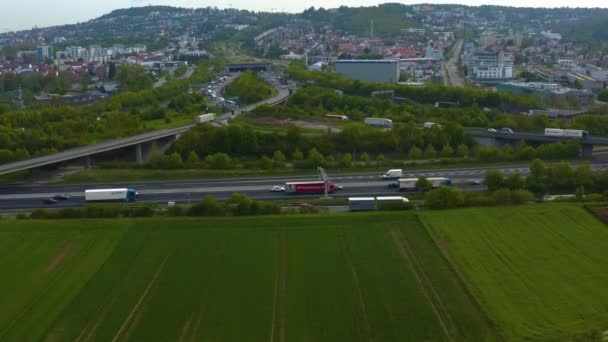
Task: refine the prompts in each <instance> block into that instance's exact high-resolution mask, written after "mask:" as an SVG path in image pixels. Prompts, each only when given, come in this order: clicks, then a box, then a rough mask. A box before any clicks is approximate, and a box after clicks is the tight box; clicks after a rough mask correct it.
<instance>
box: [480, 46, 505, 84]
mask: <svg viewBox="0 0 608 342" xmlns="http://www.w3.org/2000/svg"><path fill="white" fill-rule="evenodd" d="M513 64H514V59H513V54H511V53H510V52H503V51H500V52H488V51H483V50H477V51H475V52H474V53H473V54H472V56H471V58H470V61H469V77H470V78H471V79H472V80H473V81H477V82H487V81H494V80H509V79H512V78H513Z"/></svg>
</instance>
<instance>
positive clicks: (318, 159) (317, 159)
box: [308, 147, 325, 166]
mask: <svg viewBox="0 0 608 342" xmlns="http://www.w3.org/2000/svg"><path fill="white" fill-rule="evenodd" d="M308 160H309V161H310V162H311V163H313V165H315V166H323V165H325V158H324V157H323V155H322V154H321V153H320V152H319V151H317V149H316V148H314V147H313V148H311V149H310V151H308Z"/></svg>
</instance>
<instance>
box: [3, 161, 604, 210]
mask: <svg viewBox="0 0 608 342" xmlns="http://www.w3.org/2000/svg"><path fill="white" fill-rule="evenodd" d="M592 167H593V169H594V170H595V171H601V170H605V169H607V168H608V163H595V164H593V165H592ZM488 169H498V170H501V171H502V172H503V173H504V174H510V173H514V172H518V173H520V174H522V175H527V174H528V172H529V169H528V167H525V166H508V167H475V168H459V169H441V170H418V171H411V172H407V171H406V172H405V174H404V178H407V177H420V176H425V177H449V178H451V179H452V180H453V182H454V183H455V184H456V185H458V186H461V187H463V188H465V189H466V190H481V189H483V186H480V185H472V181H480V180H482V179H483V178H484V176H485V172H486V171H487V170H488ZM329 177H330V179H331V180H332V181H333V182H335V183H336V184H338V185H341V186H343V187H344V189H343V190H341V191H338V192H336V193H335V194H333V195H332V196H334V197H344V196H369V195H388V194H395V193H396V191H397V190H395V189H389V188H388V184H389V183H390V181H384V180H382V179H381V178H380V172H378V173H352V174H336V175H331V174H330V175H329ZM314 179H315V176H312V175H309V176H280V177H267V178H232V179H213V180H211V179H205V180H192V181H171V182H131V183H117V184H95V185H91V184H79V185H11V186H3V187H0V210H21V209H35V208H41V207H74V206H82V205H84V204H85V201H84V190H86V189H102V188H122V187H129V188H134V189H136V190H137V191H138V192H139V198H138V200H139V201H143V202H159V203H166V202H170V201H171V202H178V203H188V202H197V201H200V200H201V199H202V198H203V197H204V196H205V195H207V194H210V195H213V196H215V197H216V198H218V199H225V198H227V197H228V196H230V195H231V194H232V193H234V192H241V193H246V194H248V195H249V196H251V197H252V198H255V199H285V198H302V199H305V198H307V197H306V196H300V195H288V194H285V193H274V192H271V191H270V189H271V188H272V187H273V186H274V185H282V184H284V183H285V182H288V181H303V180H314ZM57 194H66V195H69V196H70V197H71V198H70V199H69V200H67V201H60V202H59V203H57V204H56V205H45V204H43V203H42V201H43V200H44V199H45V198H49V197H53V196H54V195H57ZM308 197H319V195H313V196H308Z"/></svg>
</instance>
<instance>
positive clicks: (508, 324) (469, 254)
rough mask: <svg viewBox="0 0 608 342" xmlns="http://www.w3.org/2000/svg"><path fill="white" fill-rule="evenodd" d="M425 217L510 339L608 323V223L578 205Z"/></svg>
mask: <svg viewBox="0 0 608 342" xmlns="http://www.w3.org/2000/svg"><path fill="white" fill-rule="evenodd" d="M421 217H422V220H423V221H424V222H425V224H426V225H427V228H428V229H429V230H430V231H431V232H432V234H433V236H434V237H435V239H436V241H437V243H438V245H439V246H441V247H442V250H443V251H444V252H445V253H446V254H448V255H449V259H451V260H452V262H453V264H455V265H456V269H457V270H458V272H459V273H461V274H462V275H463V277H462V278H463V279H467V283H468V285H469V288H470V289H471V291H472V292H473V294H474V296H475V297H476V298H477V299H478V302H479V303H480V304H481V305H482V307H483V308H484V309H485V311H486V312H487V313H488V315H489V316H490V317H492V318H493V319H494V321H495V322H496V324H497V326H498V329H499V331H500V333H501V335H503V336H505V338H506V339H507V340H513V341H522V340H542V341H570V340H580V341H597V340H600V337H599V336H600V335H601V334H602V332H603V331H606V330H608V291H607V289H608V272H607V271H608V228H607V227H606V226H605V225H604V224H602V223H600V221H598V220H597V219H595V218H594V217H592V216H591V215H589V214H588V213H587V212H585V211H584V209H582V208H580V207H578V206H573V205H540V206H527V207H510V208H483V209H465V210H457V211H448V212H425V213H422V214H421Z"/></svg>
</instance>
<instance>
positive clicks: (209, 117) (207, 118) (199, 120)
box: [194, 113, 215, 125]
mask: <svg viewBox="0 0 608 342" xmlns="http://www.w3.org/2000/svg"><path fill="white" fill-rule="evenodd" d="M213 121H215V114H214V113H209V114H203V115H199V116H197V117H196V118H194V122H195V123H196V124H197V125H200V124H204V123H207V122H213Z"/></svg>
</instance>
